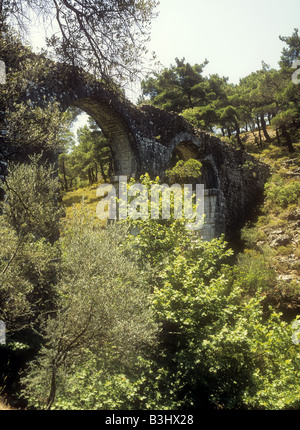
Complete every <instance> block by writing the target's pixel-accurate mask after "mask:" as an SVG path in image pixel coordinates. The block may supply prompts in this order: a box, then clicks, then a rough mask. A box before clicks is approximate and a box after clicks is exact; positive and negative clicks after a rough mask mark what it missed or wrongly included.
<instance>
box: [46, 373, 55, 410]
mask: <svg viewBox="0 0 300 430" xmlns="http://www.w3.org/2000/svg"><path fill="white" fill-rule="evenodd" d="M54 366H55V365H53V368H52V374H51V387H50V393H49V397H48V399H47V404H46V410H47V411H49V410H50V409H51V406H52V405H53V402H54V399H55V394H56V370H55V367H54Z"/></svg>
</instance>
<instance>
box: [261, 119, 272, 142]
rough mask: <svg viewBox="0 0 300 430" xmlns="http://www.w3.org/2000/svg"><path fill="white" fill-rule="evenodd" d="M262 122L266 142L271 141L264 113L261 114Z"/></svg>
mask: <svg viewBox="0 0 300 430" xmlns="http://www.w3.org/2000/svg"><path fill="white" fill-rule="evenodd" d="M260 120H261V127H262V130H263V133H264V136H265V138H266V140H270V136H269V133H268V130H267V125H266V121H265V117H264V114H263V113H261V114H260Z"/></svg>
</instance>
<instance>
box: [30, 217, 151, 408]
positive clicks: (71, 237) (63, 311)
mask: <svg viewBox="0 0 300 430" xmlns="http://www.w3.org/2000/svg"><path fill="white" fill-rule="evenodd" d="M126 231H127V228H126V227H125V226H119V225H116V224H114V225H108V226H107V227H106V228H105V229H99V228H95V227H94V226H93V224H92V223H91V221H90V219H89V217H87V216H86V215H85V214H84V211H83V212H82V213H77V216H76V217H74V218H73V224H72V226H68V230H67V231H65V232H64V234H63V236H64V237H63V241H62V243H61V251H62V259H61V265H60V278H59V280H58V282H57V285H56V291H57V302H56V314H55V317H54V318H52V319H49V320H48V321H47V322H46V326H45V329H44V330H45V344H44V345H45V346H44V347H43V349H42V350H41V351H40V353H39V355H38V356H37V357H36V359H35V360H34V361H33V362H32V363H31V364H30V368H29V371H28V374H27V376H26V378H25V379H24V381H23V382H24V384H25V393H26V396H27V397H28V398H29V399H30V402H31V403H32V404H38V405H39V407H42V408H43V407H47V408H49V407H50V406H51V405H52V403H53V402H54V401H55V394H56V393H57V394H58V395H59V396H60V395H61V393H63V392H65V393H69V395H70V396H72V390H71V391H70V390H69V389H68V386H69V385H68V384H69V376H70V378H71V381H72V380H73V378H74V372H75V374H78V372H80V371H79V369H80V368H81V364H83V366H85V364H84V363H85V354H86V351H87V355H88V356H89V355H90V354H92V356H93V357H94V359H95V357H98V358H99V359H101V357H102V358H103V357H104V356H105V354H106V351H107V352H109V357H108V359H107V360H106V361H103V363H104V366H106V367H107V366H114V368H115V369H117V371H115V373H116V372H117V374H120V373H123V372H125V373H126V371H127V372H128V369H130V371H133V369H134V368H135V362H136V357H137V354H138V355H142V354H143V353H145V351H147V350H149V348H150V347H151V346H153V343H154V342H155V333H156V331H157V324H156V323H154V321H153V316H152V310H151V309H150V307H149V297H150V296H149V289H148V287H147V280H148V277H147V276H146V274H145V275H144V276H141V273H140V272H138V270H137V266H136V264H135V263H134V259H133V257H131V254H132V253H131V248H130V247H128V245H127V244H126V243H125V242H124V241H125V237H126ZM132 255H133V254H132ZM74 366H75V367H76V369H75V367H74ZM83 368H84V367H83ZM88 371H93V372H94V371H95V372H96V375H95V377H96V380H98V381H99V378H100V377H101V376H100V375H99V374H98V371H99V369H97V368H94V369H93V368H92V369H88ZM115 373H114V374H113V375H115ZM113 375H112V378H114V376H113ZM49 381H50V383H49ZM99 383H100V381H99ZM65 384H67V388H65ZM88 386H89V387H90V388H91V385H89V384H88ZM91 396H92V393H90V395H89V397H91ZM94 400H95V399H94ZM65 401H66V402H72V397H71V398H70V399H68V398H66V399H65ZM74 401H75V400H74ZM77 401H79V400H78V399H77ZM99 401H100V399H99ZM82 402H83V399H82ZM54 404H55V403H54ZM97 405H98V403H97ZM90 406H91V404H90V403H87V404H85V405H84V407H85V408H89V407H90Z"/></svg>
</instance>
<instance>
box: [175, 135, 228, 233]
mask: <svg viewBox="0 0 300 430" xmlns="http://www.w3.org/2000/svg"><path fill="white" fill-rule="evenodd" d="M191 158H193V159H195V160H197V161H200V162H201V164H202V168H201V175H200V177H199V178H197V179H196V180H195V183H198V184H204V214H205V219H204V226H203V228H202V229H201V237H202V239H203V240H212V239H213V238H215V237H218V236H219V233H220V228H219V222H218V220H219V213H220V189H219V188H220V187H219V180H218V175H217V172H216V169H215V167H214V165H213V162H212V160H211V157H209V156H205V155H204V154H203V151H202V150H201V148H200V147H198V146H196V145H195V144H194V143H192V142H188V141H187V142H181V143H179V144H178V145H176V147H175V148H174V151H173V154H172V157H171V162H170V168H172V167H174V166H175V165H176V163H177V162H178V161H179V160H183V161H187V160H189V159H191Z"/></svg>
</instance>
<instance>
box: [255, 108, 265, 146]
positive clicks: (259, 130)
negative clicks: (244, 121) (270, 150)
mask: <svg viewBox="0 0 300 430" xmlns="http://www.w3.org/2000/svg"><path fill="white" fill-rule="evenodd" d="M256 123H257V128H258V136H259V146H263V145H262V138H261V128H260V122H259V117H258V115H257V117H256Z"/></svg>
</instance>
